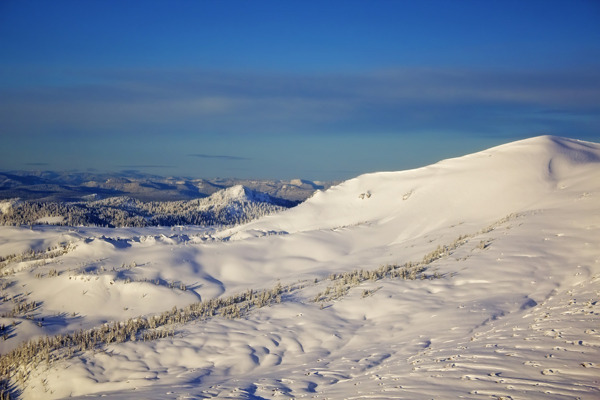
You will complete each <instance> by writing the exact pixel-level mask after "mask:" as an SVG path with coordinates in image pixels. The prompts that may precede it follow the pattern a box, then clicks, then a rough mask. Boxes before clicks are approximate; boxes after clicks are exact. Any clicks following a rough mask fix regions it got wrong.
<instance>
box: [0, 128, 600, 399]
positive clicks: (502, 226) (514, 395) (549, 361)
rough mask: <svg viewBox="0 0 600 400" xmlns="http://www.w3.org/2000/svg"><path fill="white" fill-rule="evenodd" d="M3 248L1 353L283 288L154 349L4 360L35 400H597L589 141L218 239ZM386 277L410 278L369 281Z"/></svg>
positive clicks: (46, 242)
mask: <svg viewBox="0 0 600 400" xmlns="http://www.w3.org/2000/svg"><path fill="white" fill-rule="evenodd" d="M444 246H446V247H444ZM48 248H50V250H48ZM29 249H32V250H34V251H36V253H35V254H25V253H26V252H27V251H28V250H29ZM436 249H437V251H436ZM10 254H16V256H13V257H8V258H7V259H6V260H4V261H3V262H2V270H1V271H2V273H3V276H2V291H1V294H0V297H1V298H2V299H3V302H2V304H1V305H0V313H1V314H2V315H4V317H2V318H1V321H0V323H2V324H4V325H5V327H4V330H3V332H4V340H1V339H0V350H1V352H2V354H3V358H5V360H6V359H8V357H13V356H14V354H15V352H14V349H18V348H19V346H25V345H24V344H23V343H25V342H26V341H28V340H31V339H36V338H38V337H41V336H43V335H50V336H54V335H57V334H63V335H66V334H69V333H71V334H72V333H73V332H76V331H78V330H80V329H84V330H86V329H92V328H96V329H99V327H101V326H102V324H104V323H110V324H111V325H114V323H115V322H119V321H123V322H125V321H127V320H128V319H129V318H137V317H140V318H137V320H141V317H144V318H146V319H148V320H150V319H151V318H152V316H154V315H157V314H160V313H162V312H164V311H169V310H172V309H173V307H177V308H184V307H185V306H187V305H189V304H191V303H194V302H199V301H207V300H210V299H214V298H217V297H220V298H224V299H225V298H228V297H229V296H232V295H236V294H240V293H248V292H247V290H248V289H253V290H254V291H255V293H259V292H258V291H260V290H261V289H268V290H271V289H272V288H276V289H277V290H275V291H274V293H275V297H274V299H275V300H274V301H267V302H265V303H263V304H261V305H264V306H262V307H261V306H260V305H255V306H252V307H249V308H246V309H245V308H244V307H242V308H241V312H240V315H239V316H238V315H237V314H236V312H238V311H240V309H239V307H238V306H236V305H235V304H234V305H233V306H231V307H233V308H228V309H227V310H232V311H231V313H229V312H222V313H223V314H226V316H221V315H220V314H219V313H217V315H215V316H212V317H210V316H209V317H201V318H197V319H193V320H191V321H187V322H185V323H183V322H176V321H172V322H173V323H170V324H169V323H167V324H166V325H163V326H161V327H159V328H156V331H161V332H164V335H163V336H165V335H166V336H167V337H163V338H160V339H155V340H146V341H144V340H143V334H144V332H145V331H143V330H141V331H139V332H134V333H133V335H131V336H132V337H129V336H128V337H124V338H120V339H113V340H112V341H111V342H110V343H109V344H104V345H96V346H95V347H94V348H93V349H89V350H81V349H79V348H75V349H73V348H71V349H70V350H64V349H62V350H61V349H58V350H53V351H51V352H49V354H48V353H44V354H43V355H42V356H40V355H39V354H33V355H30V356H29V358H23V357H21V358H19V359H17V358H15V357H13V358H10V360H11V361H10V362H11V363H12V364H10V368H9V375H10V378H11V380H10V383H11V387H12V394H13V395H15V396H20V398H23V399H51V398H67V397H71V398H86V399H88V398H94V397H103V398H109V399H132V398H135V399H202V398H213V397H216V398H229V399H263V398H318V399H325V398H327V399H358V398H361V399H363V398H365V399H456V398H468V399H479V398H481V399H598V398H600V390H599V387H600V144H596V143H589V142H582V141H577V140H572V139H566V138H559V137H551V136H542V137H536V138H532V139H527V140H522V141H518V142H514V143H509V144H506V145H503V146H499V147H495V148H492V149H489V150H485V151H482V152H479V153H475V154H471V155H467V156H464V157H459V158H455V159H449V160H445V161H441V162H439V163H437V164H434V165H431V166H427V167H424V168H419V169H415V170H410V171H401V172H382V173H374V174H367V175H362V176H359V177H357V178H355V179H351V180H349V181H346V182H344V183H342V184H340V185H338V186H335V187H332V188H330V189H329V190H327V191H325V192H317V193H315V195H314V196H313V197H312V198H310V199H309V200H307V201H306V202H305V203H303V204H301V205H299V206H298V207H295V208H293V209H289V210H287V211H284V212H281V213H279V214H275V215H270V216H267V217H264V218H261V219H259V220H256V221H254V222H251V223H248V224H246V225H242V226H237V227H234V228H231V229H228V230H223V231H208V230H204V229H202V228H199V227H177V228H138V229H126V228H119V229H102V228H91V227H86V228H82V227H74V228H65V227H62V228H61V227H49V226H34V227H33V228H32V229H30V228H29V227H26V228H25V227H24V228H14V227H1V228H0V256H3V257H6V256H8V255H10ZM408 262H413V264H406V263H408ZM388 264H390V265H396V266H403V268H405V270H407V271H413V272H415V273H414V274H413V276H412V277H415V274H416V277H418V279H403V278H402V277H401V276H396V277H392V275H394V274H393V273H387V274H384V275H377V274H374V273H372V272H371V273H369V272H368V271H375V270H377V269H378V268H380V267H381V266H385V265H388ZM415 269H416V271H415ZM423 269H424V270H423ZM355 270H365V271H367V272H363V273H362V274H354V275H352V274H346V275H343V273H344V272H351V271H355ZM382 270H383V271H388V272H389V271H400V270H402V268H398V269H394V268H393V267H389V268H388V269H380V270H379V271H382ZM419 271H421V272H419ZM332 274H335V275H332ZM396 275H399V274H396ZM409 275H410V274H409ZM357 277H358V278H357ZM410 277H411V276H408V278H410ZM278 285H280V287H281V288H282V289H281V290H279V289H278V288H279V286H278ZM328 288H329V289H328ZM229 298H231V297H229ZM315 300H316V301H315ZM32 302H35V304H32ZM234 303H235V302H234ZM19 304H21V305H23V306H22V307H21V308H20V309H19V308H18V307H17V306H18V305H19ZM27 304H29V305H30V306H29V308H28V307H27V306H26V305H27ZM239 304H243V303H239ZM239 304H238V305H239ZM265 304H266V305H265ZM16 305H17V306H16ZM236 307H237V308H236ZM222 310H223V309H222ZM173 312H174V313H176V312H175V311H173ZM148 330H150V328H148ZM132 339H133V340H132ZM21 348H23V347H21ZM40 354H41V353H40Z"/></svg>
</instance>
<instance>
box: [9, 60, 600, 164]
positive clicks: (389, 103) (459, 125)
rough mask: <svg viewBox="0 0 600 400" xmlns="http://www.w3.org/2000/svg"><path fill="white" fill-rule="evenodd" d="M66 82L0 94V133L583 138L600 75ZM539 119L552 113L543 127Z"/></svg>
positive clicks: (196, 73)
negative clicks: (490, 133) (432, 133)
mask: <svg viewBox="0 0 600 400" xmlns="http://www.w3.org/2000/svg"><path fill="white" fill-rule="evenodd" d="M74 74H76V75H77V77H78V79H77V83H76V84H75V83H73V84H70V85H65V86H63V87H60V86H59V87H56V86H52V85H47V86H44V85H38V86H29V87H26V88H25V87H23V88H20V89H15V88H7V89H6V90H4V91H3V94H2V95H0V121H1V122H0V129H2V130H3V131H7V132H14V133H15V134H27V132H47V131H48V129H49V127H50V128H51V129H52V130H53V132H57V131H58V132H65V131H72V132H102V134H109V135H110V134H111V132H120V133H122V132H127V134H128V135H133V136H135V135H139V136H141V135H143V134H144V133H152V132H158V133H161V134H163V135H166V134H170V133H171V132H173V131H180V132H194V134H198V135H211V134H213V135H214V132H222V133H224V134H229V135H242V134H246V133H247V132H249V133H250V134H258V133H260V134H265V135H288V134H289V135H299V134H301V135H307V134H315V135H318V134H322V133H324V132H326V133H327V134H336V135H344V134H348V133H362V134H366V133H372V132H396V133H397V134H402V133H403V132H405V133H407V134H412V133H414V132H415V131H419V130H420V131H427V130H445V131H450V132H451V131H466V132H483V131H486V130H494V131H508V130H510V128H512V127H524V126H531V127H535V128H536V129H538V130H540V129H541V130H543V129H544V128H545V127H548V126H552V127H560V128H561V129H562V128H565V129H571V130H574V131H578V132H581V133H585V132H586V131H587V132H590V133H591V132H597V129H598V128H600V69H593V68H590V69H581V68H580V69H577V70H575V69H573V70H566V69H563V70H545V71H540V70H532V71H523V70H477V69H464V70H459V69H432V68H412V69H406V68H403V69H395V70H387V71H371V72H363V73H353V74H323V73H322V74H300V73H297V74H293V73H287V74H260V73H251V72H214V71H205V70H119V71H116V70H113V71H75V72H74ZM81 82H88V83H86V84H82V83H81ZM547 110H561V113H560V114H552V115H549V114H548V113H547ZM569 127H570V128H569ZM131 132H134V133H131ZM136 132H139V133H136ZM120 133H117V134H120ZM190 134H191V133H190ZM191 156H193V157H199V158H206V159H208V158H213V159H219V158H220V159H228V160H243V159H244V157H236V156H228V155H224V156H220V155H211V154H197V155H191Z"/></svg>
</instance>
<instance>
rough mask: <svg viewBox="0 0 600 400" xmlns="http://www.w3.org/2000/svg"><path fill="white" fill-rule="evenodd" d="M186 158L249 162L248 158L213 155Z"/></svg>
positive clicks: (197, 155)
mask: <svg viewBox="0 0 600 400" xmlns="http://www.w3.org/2000/svg"><path fill="white" fill-rule="evenodd" d="M188 157H197V158H208V159H217V160H228V161H246V160H250V158H247V157H238V156H228V155H213V154H188Z"/></svg>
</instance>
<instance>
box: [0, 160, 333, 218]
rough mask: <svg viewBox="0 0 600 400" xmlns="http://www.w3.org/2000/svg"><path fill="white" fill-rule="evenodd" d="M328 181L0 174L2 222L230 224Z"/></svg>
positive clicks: (293, 201) (292, 201) (289, 202)
mask: <svg viewBox="0 0 600 400" xmlns="http://www.w3.org/2000/svg"><path fill="white" fill-rule="evenodd" d="M329 186H331V183H322V182H311V181H306V180H300V179H294V180H291V181H275V180H241V179H212V180H208V179H188V178H172V177H171V178H165V177H160V176H155V175H143V174H138V173H121V174H88V173H57V172H48V171H46V172H39V173H31V172H23V171H21V172H19V171H17V172H10V173H8V172H4V173H0V225H33V224H53V225H71V226H72V225H76V226H77V225H96V226H108V227H122V226H136V227H140V226H158V225H160V226H173V225H235V224H239V223H244V222H248V221H250V220H253V219H255V218H258V217H261V216H263V215H267V214H271V213H273V212H277V211H281V210H284V209H286V208H289V207H293V206H295V205H297V204H298V203H300V202H302V201H303V200H305V199H306V198H308V197H309V196H311V195H312V194H313V193H314V192H315V190H318V189H325V188H327V187H329Z"/></svg>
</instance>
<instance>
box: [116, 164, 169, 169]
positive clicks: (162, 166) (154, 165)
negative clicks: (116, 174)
mask: <svg viewBox="0 0 600 400" xmlns="http://www.w3.org/2000/svg"><path fill="white" fill-rule="evenodd" d="M117 167H118V168H132V169H135V168H161V169H162V168H176V167H175V166H174V165H159V164H134V165H117Z"/></svg>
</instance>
